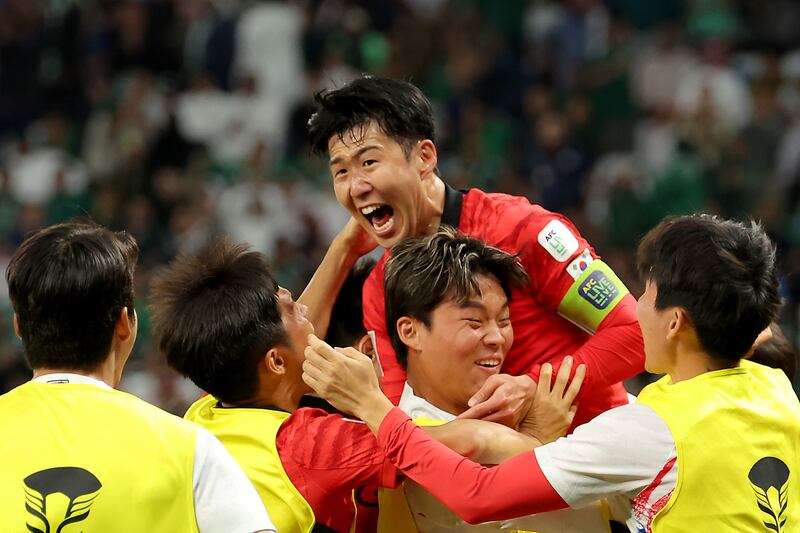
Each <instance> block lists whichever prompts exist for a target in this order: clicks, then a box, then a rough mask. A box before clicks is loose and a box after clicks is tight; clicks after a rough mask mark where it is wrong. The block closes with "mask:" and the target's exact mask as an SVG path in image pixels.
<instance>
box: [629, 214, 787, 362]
mask: <svg viewBox="0 0 800 533" xmlns="http://www.w3.org/2000/svg"><path fill="white" fill-rule="evenodd" d="M637 255H638V258H637V260H638V269H639V275H640V276H641V278H642V280H643V281H645V282H647V281H652V282H654V283H655V285H656V289H657V295H656V302H655V306H656V309H665V308H667V307H670V306H677V307H682V308H684V309H685V310H686V311H687V312H688V314H689V317H690V319H691V321H692V324H693V326H694V328H695V330H696V332H697V336H698V339H699V341H700V344H701V346H702V347H703V349H704V350H705V351H706V353H707V354H708V355H710V356H711V357H714V358H717V359H719V360H722V361H725V362H728V363H735V362H737V361H738V360H739V359H741V358H742V357H743V356H744V355H745V354H746V353H747V352H748V351H749V349H750V347H751V346H752V345H753V342H754V341H755V339H756V337H757V336H758V334H759V333H761V331H763V330H764V328H766V327H767V325H769V324H770V323H771V322H772V321H773V320H775V318H776V316H777V315H778V312H779V311H780V307H781V299H780V296H779V295H778V279H777V275H776V270H775V247H774V245H773V244H772V242H771V241H770V239H769V237H768V236H767V235H766V233H765V232H764V230H763V229H762V228H761V226H760V225H759V224H758V223H756V222H752V221H751V222H748V223H742V222H735V221H731V220H723V219H720V218H718V217H716V216H710V215H691V216H678V217H667V218H666V219H664V220H663V221H662V222H661V223H660V224H658V226H656V227H655V228H653V229H652V230H650V232H649V233H647V235H645V236H644V238H643V239H642V242H641V243H640V245H639V250H638V254H637Z"/></svg>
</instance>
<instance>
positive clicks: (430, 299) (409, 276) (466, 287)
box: [383, 227, 529, 368]
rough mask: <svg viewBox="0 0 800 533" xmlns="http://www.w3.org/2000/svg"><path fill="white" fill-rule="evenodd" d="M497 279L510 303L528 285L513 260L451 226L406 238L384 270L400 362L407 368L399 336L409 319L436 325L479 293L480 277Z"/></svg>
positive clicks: (390, 325)
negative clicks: (444, 307) (450, 305)
mask: <svg viewBox="0 0 800 533" xmlns="http://www.w3.org/2000/svg"><path fill="white" fill-rule="evenodd" d="M479 275H485V276H491V277H494V278H495V279H496V280H497V281H498V283H499V284H500V286H501V287H502V288H503V291H504V292H505V294H506V296H507V297H508V298H509V300H510V299H511V289H512V288H521V287H523V286H525V285H527V283H528V281H529V280H528V274H527V273H526V272H525V269H524V268H523V266H522V264H521V263H520V262H519V260H518V258H517V257H516V256H514V255H511V254H509V253H506V252H504V251H503V250H500V249H499V248H495V247H494V246H490V245H488V244H486V243H485V242H483V241H480V240H478V239H474V238H472V237H467V236H466V235H462V234H460V233H458V232H457V231H456V230H454V229H452V228H450V227H443V228H442V229H440V230H439V231H438V232H436V233H434V234H433V235H428V236H425V237H415V238H411V239H406V240H405V241H403V242H401V243H399V244H397V245H396V246H394V247H393V248H392V250H391V254H390V256H389V260H388V261H387V262H386V269H385V271H384V278H383V279H384V287H385V293H386V328H387V330H388V332H389V340H390V341H391V343H392V347H393V348H394V351H395V354H396V357H397V361H398V362H399V363H400V364H401V365H402V366H403V368H405V367H406V365H407V362H408V348H407V347H406V345H405V344H403V342H402V341H401V340H400V335H398V333H397V321H398V320H399V319H400V318H401V317H404V316H407V317H411V318H414V319H417V320H419V321H421V322H422V323H423V324H425V326H426V327H430V326H431V313H432V312H433V310H434V309H436V307H438V306H439V305H440V304H442V303H443V302H445V301H446V300H451V299H452V300H454V301H455V302H456V303H458V304H463V303H465V302H466V301H467V300H469V299H470V297H472V296H473V295H475V294H479V293H480V286H479V284H478V276H479Z"/></svg>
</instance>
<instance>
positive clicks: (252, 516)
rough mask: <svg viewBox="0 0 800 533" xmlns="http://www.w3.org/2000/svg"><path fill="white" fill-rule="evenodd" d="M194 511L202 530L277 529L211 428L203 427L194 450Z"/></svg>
mask: <svg viewBox="0 0 800 533" xmlns="http://www.w3.org/2000/svg"><path fill="white" fill-rule="evenodd" d="M193 488H194V513H195V517H196V518H197V528H198V529H199V530H200V533H254V532H256V531H273V532H274V531H276V529H275V526H274V525H273V524H272V521H271V520H270V518H269V515H268V514H267V510H266V509H264V504H263V503H262V502H261V498H259V496H258V493H257V492H256V489H255V488H254V487H253V484H252V483H250V480H249V479H248V478H247V476H246V475H245V473H244V472H243V471H242V469H241V467H240V466H239V464H238V463H237V462H236V460H235V459H234V458H233V457H232V456H231V454H230V453H228V451H227V450H226V449H225V447H224V446H222V444H221V443H220V442H219V441H218V440H217V438H216V437H214V436H213V435H212V434H211V433H209V432H208V430H206V429H203V428H200V431H199V432H198V434H197V443H196V445H195V454H194V474H193Z"/></svg>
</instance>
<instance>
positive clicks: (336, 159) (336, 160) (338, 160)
mask: <svg viewBox="0 0 800 533" xmlns="http://www.w3.org/2000/svg"><path fill="white" fill-rule="evenodd" d="M376 148H377V149H380V148H381V146H380V145H377V144H368V145H367V146H362V147H361V148H359V149H358V150H356V151H355V153H354V154H353V155H352V159H357V158H359V157H360V156H361V155H362V154H363V153H364V152H366V151H368V150H372V149H376ZM343 159H344V158H343V157H342V156H336V157H334V158H333V159H331V160H330V162H329V163H328V166H330V167H332V166H333V165H338V164H339V163H341V162H342V160H343Z"/></svg>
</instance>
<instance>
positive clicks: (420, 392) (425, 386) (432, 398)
mask: <svg viewBox="0 0 800 533" xmlns="http://www.w3.org/2000/svg"><path fill="white" fill-rule="evenodd" d="M418 377H419V376H418V375H417V373H416V372H414V371H413V370H412V369H411V364H410V363H409V369H408V375H407V379H408V385H409V386H410V387H411V390H413V391H414V396H416V397H417V398H422V399H423V400H425V401H426V402H428V403H429V404H431V405H432V406H434V407H436V408H437V409H441V410H442V411H445V412H447V413H450V414H451V415H453V416H458V415H459V414H461V413H463V412H464V411H466V410H467V408H468V406H467V405H466V404H465V405H459V404H457V403H456V402H453V401H450V399H449V398H447V397H445V396H443V395H441V394H439V387H440V386H439V387H437V386H436V385H434V384H433V382H434V380H432V379H427V378H423V379H415V378H418Z"/></svg>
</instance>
